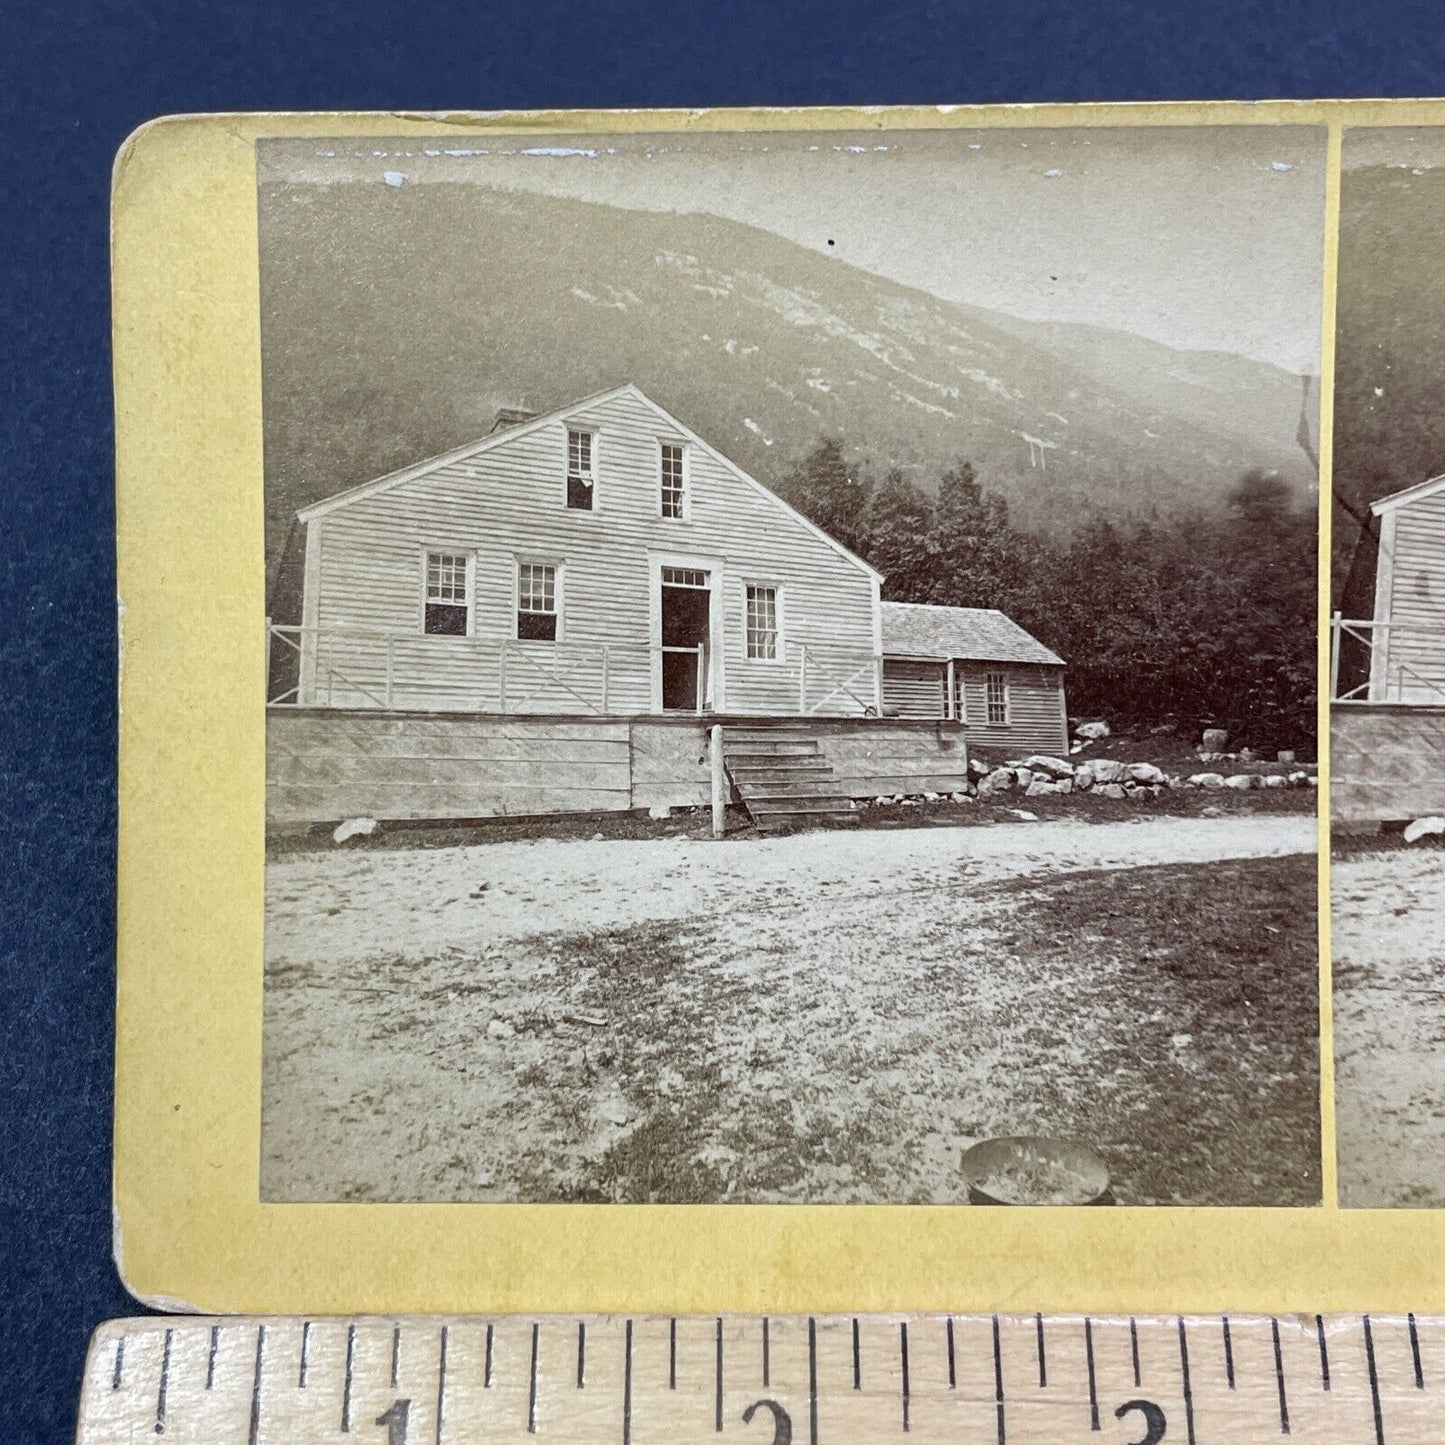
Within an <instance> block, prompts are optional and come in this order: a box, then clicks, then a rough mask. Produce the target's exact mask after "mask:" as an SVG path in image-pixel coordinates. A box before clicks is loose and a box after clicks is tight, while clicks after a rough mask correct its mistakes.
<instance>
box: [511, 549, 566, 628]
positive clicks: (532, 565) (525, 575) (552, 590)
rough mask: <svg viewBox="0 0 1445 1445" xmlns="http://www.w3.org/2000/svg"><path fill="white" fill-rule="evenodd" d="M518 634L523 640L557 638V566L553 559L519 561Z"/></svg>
mask: <svg viewBox="0 0 1445 1445" xmlns="http://www.w3.org/2000/svg"><path fill="white" fill-rule="evenodd" d="M517 636H518V638H520V639H521V640H522V641H523V642H528V641H530V642H556V640H557V569H556V567H554V566H552V565H551V564H550V563H544V562H519V563H517Z"/></svg>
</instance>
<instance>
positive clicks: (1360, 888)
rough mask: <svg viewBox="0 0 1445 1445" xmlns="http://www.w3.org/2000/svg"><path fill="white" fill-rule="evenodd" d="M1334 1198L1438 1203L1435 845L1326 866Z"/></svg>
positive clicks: (1442, 963)
mask: <svg viewBox="0 0 1445 1445" xmlns="http://www.w3.org/2000/svg"><path fill="white" fill-rule="evenodd" d="M1332 891H1333V894H1334V900H1333V915H1334V923H1333V954H1334V986H1335V990H1334V991H1335V1016H1334V1018H1335V1025H1334V1034H1335V1070H1336V1073H1335V1098H1336V1104H1335V1132H1336V1137H1337V1140H1338V1157H1339V1183H1340V1202H1341V1203H1342V1204H1345V1205H1352V1206H1355V1207H1357V1208H1368V1207H1375V1206H1381V1207H1383V1206H1400V1205H1445V851H1442V850H1441V849H1439V848H1422V849H1420V850H1419V851H1405V850H1403V849H1395V850H1392V851H1389V852H1382V853H1367V854H1364V855H1362V856H1359V857H1351V858H1343V859H1337V860H1336V861H1335V864H1334V868H1333V873H1332Z"/></svg>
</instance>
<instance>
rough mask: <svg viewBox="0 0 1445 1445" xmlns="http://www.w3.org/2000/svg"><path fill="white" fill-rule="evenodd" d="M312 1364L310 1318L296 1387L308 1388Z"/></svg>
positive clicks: (303, 1328)
mask: <svg viewBox="0 0 1445 1445" xmlns="http://www.w3.org/2000/svg"><path fill="white" fill-rule="evenodd" d="M213 1340H214V1336H213ZM214 1353H215V1352H214V1349H213V1350H212V1355H213V1356H214ZM310 1364H311V1321H310V1320H307V1321H306V1322H305V1323H304V1324H303V1325H302V1326H301V1364H300V1365H299V1367H298V1368H297V1371H296V1388H297V1389H298V1390H304V1389H305V1388H306V1371H307V1368H308V1367H309V1366H310ZM395 1383H396V1381H395V1380H393V1381H392V1384H393V1385H394V1384H395Z"/></svg>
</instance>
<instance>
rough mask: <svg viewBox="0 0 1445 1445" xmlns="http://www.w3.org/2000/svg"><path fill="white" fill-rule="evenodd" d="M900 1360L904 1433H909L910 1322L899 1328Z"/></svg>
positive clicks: (905, 1322)
mask: <svg viewBox="0 0 1445 1445" xmlns="http://www.w3.org/2000/svg"><path fill="white" fill-rule="evenodd" d="M898 1359H899V1362H900V1363H901V1364H902V1366H903V1433H904V1434H905V1435H906V1434H907V1433H908V1406H909V1399H908V1322H907V1321H906V1320H905V1321H904V1322H903V1323H902V1324H900V1325H899V1326H898Z"/></svg>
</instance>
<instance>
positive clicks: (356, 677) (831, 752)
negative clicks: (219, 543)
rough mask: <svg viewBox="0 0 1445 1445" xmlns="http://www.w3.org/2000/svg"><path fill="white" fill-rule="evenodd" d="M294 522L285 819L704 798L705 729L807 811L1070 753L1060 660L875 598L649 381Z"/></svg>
mask: <svg viewBox="0 0 1445 1445" xmlns="http://www.w3.org/2000/svg"><path fill="white" fill-rule="evenodd" d="M298 520H299V523H300V526H301V529H302V531H303V534H304V559H305V561H304V581H303V585H302V599H301V614H300V622H299V625H279V624H273V625H272V626H271V635H272V664H271V692H270V698H269V701H270V703H271V706H270V708H269V709H268V719H269V732H268V759H269V766H270V774H269V778H270V784H271V786H270V789H269V790H268V791H269V794H270V808H271V815H272V818H273V821H276V822H278V823H279V822H290V823H295V822H300V821H320V820H325V819H330V818H333V817H339V816H347V815H351V814H355V813H369V814H371V815H374V816H378V817H384V818H401V817H480V816H489V815H493V814H497V813H529V812H549V811H559V810H565V811H591V810H595V809H598V808H613V807H639V806H656V805H659V804H661V805H669V804H678V805H680V804H687V803H694V802H700V801H703V800H705V798H706V790H707V757H706V751H707V745H706V740H705V739H706V733H705V729H704V724H705V723H706V724H711V723H715V722H720V723H723V724H725V725H726V726H725V732H724V737H725V742H726V745H727V746H728V748H729V771H730V773H732V774H733V776H734V779H735V781H739V783H740V791H741V792H742V793H743V795H744V797H746V796H747V794H748V791H749V790H748V788H747V783H748V782H749V781H750V780H751V781H760V782H767V783H769V784H770V785H771V784H776V785H777V786H776V787H772V788H771V791H772V793H775V794H776V795H777V796H778V797H779V798H780V799H783V800H784V801H786V802H788V803H793V804H797V805H798V806H797V807H796V808H793V809H792V810H791V811H792V812H805V811H827V810H828V809H829V808H837V807H839V806H840V800H842V799H845V798H847V797H849V796H854V797H856V796H863V795H867V794H875V793H879V792H883V791H886V790H889V789H892V790H895V791H898V790H909V791H920V790H922V789H924V788H935V787H936V788H945V787H949V786H959V785H961V783H962V779H963V777H964V776H965V772H966V760H967V744H968V742H970V741H973V742H975V743H977V744H984V745H989V746H993V747H1000V748H1004V749H1014V750H1017V751H1020V752H1030V751H1040V750H1050V751H1058V750H1060V749H1061V748H1063V747H1064V746H1065V745H1066V738H1067V733H1066V723H1065V715H1064V691H1063V663H1062V661H1061V659H1059V658H1058V657H1056V656H1055V655H1054V654H1053V653H1051V652H1049V651H1048V650H1047V649H1046V648H1044V647H1043V646H1042V645H1041V644H1039V643H1038V642H1037V641H1036V640H1035V639H1033V638H1032V637H1030V636H1029V635H1028V634H1027V633H1026V632H1024V631H1023V630H1022V629H1021V628H1019V627H1017V626H1016V625H1015V624H1013V623H1012V622H1010V621H1009V620H1008V619H1007V618H1006V617H1004V616H1003V615H1002V614H1000V613H997V612H992V611H985V610H974V609H961V608H947V607H918V606H909V605H903V604H897V603H887V602H883V601H881V599H880V587H881V584H882V582H883V578H882V577H881V576H880V574H879V573H878V572H877V571H875V570H874V569H873V568H872V567H870V566H869V565H868V564H867V563H866V562H864V561H863V560H862V559H861V558H859V557H857V556H856V555H854V554H853V553H852V552H850V551H849V550H848V549H847V548H845V547H844V546H842V545H841V544H840V543H839V542H837V541H836V540H835V539H834V538H832V537H830V536H828V535H827V533H825V532H823V531H822V530H821V529H820V528H818V527H817V526H815V525H814V524H813V523H812V522H810V521H808V520H807V519H806V518H805V517H803V516H801V515H800V514H799V513H798V512H796V511H795V510H793V509H792V508H791V507H789V506H788V505H787V504H786V503H784V502H783V501H782V500H781V499H780V498H779V497H778V496H776V495H775V494H774V493H773V492H771V491H769V490H768V488H767V487H765V486H764V485H763V484H762V483H760V482H758V481H757V480H756V479H755V478H753V477H751V476H749V475H748V474H747V473H746V472H744V471H743V470H742V469H741V468H740V467H738V466H737V465H736V464H734V463H733V462H731V461H729V460H728V458H727V457H725V456H723V455H722V453H720V452H719V451H717V450H716V449H715V448H714V447H712V446H710V445H709V444H708V443H707V442H705V441H704V440H703V439H702V438H701V437H699V436H697V435H696V434H695V433H694V432H692V431H690V430H689V429H688V428H687V427H686V426H684V425H683V424H682V422H680V421H679V420H678V419H677V418H676V417H674V416H672V415H670V414H669V413H668V412H667V411H665V410H664V409H663V408H662V407H660V406H658V405H657V404H656V403H655V402H653V401H651V400H650V399H649V398H648V397H646V396H645V395H643V393H642V392H641V391H639V390H638V388H637V387H635V386H631V385H626V386H620V387H617V388H615V389H614V390H612V391H608V392H604V393H602V394H601V395H598V396H592V397H588V398H586V399H585V400H582V401H578V402H575V403H573V404H572V405H570V406H567V407H563V408H561V409H559V410H557V411H554V412H550V413H548V414H547V415H545V416H528V415H526V414H525V413H518V412H503V413H502V414H501V415H499V417H498V419H497V423H496V424H495V425H494V427H493V429H492V431H491V432H490V433H489V434H488V435H487V436H485V437H483V438H481V439H480V440H478V441H475V442H472V443H470V444H468V445H467V446H464V447H460V448H458V449H457V450H455V451H452V452H449V453H447V454H445V455H443V456H438V457H432V458H429V459H427V460H426V461H422V462H418V463H417V464H416V465H414V466H409V467H405V468H403V469H402V470H400V471H397V472H393V473H392V474H390V475H389V476H385V477H381V478H378V479H377V480H375V481H370V482H367V483H365V484H363V485H361V486H358V487H354V488H352V489H350V490H349V491H345V492H341V493H339V494H337V495H335V496H332V497H328V498H326V499H325V500H323V501H320V502H317V503H315V504H313V505H311V506H309V507H306V508H303V509H302V510H301V512H300V513H299V514H298ZM750 757H752V758H755V759H756V761H755V762H753V763H750V762H749V758H750ZM786 758H794V759H801V760H805V761H795V762H794V763H792V764H791V765H788V764H786V763H783V762H780V761H779V760H780V759H786ZM764 772H766V773H768V774H769V776H768V777H767V778H761V777H760V778H758V779H750V777H749V775H750V774H752V773H757V774H760V775H761V774H762V773H764ZM774 773H776V774H780V775H785V776H779V777H773V776H771V774H774ZM753 791H754V792H756V790H755V789H754V790H753ZM805 798H813V799H819V800H823V801H821V802H819V803H818V804H817V806H816V807H815V808H806V807H804V806H803V805H802V803H801V801H800V800H802V799H805ZM749 806H750V807H751V806H752V801H751V800H749ZM843 806H846V805H843ZM754 811H755V812H760V813H761V812H767V811H768V810H767V809H766V808H765V807H764V808H761V809H754ZM775 811H777V812H778V813H780V814H781V813H783V812H785V811H788V810H787V809H784V808H779V809H777V810H775Z"/></svg>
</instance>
